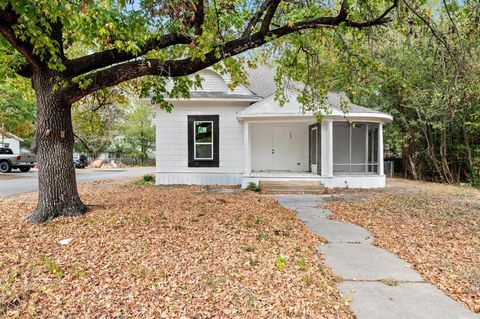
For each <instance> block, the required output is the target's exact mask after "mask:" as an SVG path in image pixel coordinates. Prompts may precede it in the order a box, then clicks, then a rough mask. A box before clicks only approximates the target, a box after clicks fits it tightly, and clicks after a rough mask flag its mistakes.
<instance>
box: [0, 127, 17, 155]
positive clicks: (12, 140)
mask: <svg viewBox="0 0 480 319" xmlns="http://www.w3.org/2000/svg"><path fill="white" fill-rule="evenodd" d="M20 142H23V139H21V138H20V137H18V136H16V135H13V134H12V133H8V132H7V133H6V134H5V135H2V134H1V133H0V147H8V148H10V149H12V151H13V153H14V154H20Z"/></svg>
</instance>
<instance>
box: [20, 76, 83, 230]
mask: <svg viewBox="0 0 480 319" xmlns="http://www.w3.org/2000/svg"><path fill="white" fill-rule="evenodd" d="M53 82H54V79H53V76H51V75H48V74H35V75H34V76H33V77H32V85H33V88H34V90H35V92H36V96H37V122H36V131H35V147H34V148H35V152H36V154H37V161H38V165H39V169H38V205H37V208H36V210H35V211H34V212H33V213H32V214H31V215H30V216H29V217H28V220H29V221H30V222H32V223H41V222H45V221H48V220H51V219H53V218H55V217H58V216H76V215H80V214H83V213H85V212H86V211H87V207H86V206H85V205H84V204H83V203H82V201H81V200H80V196H79V195H78V191H77V182H76V178H75V169H74V167H73V158H72V153H73V145H74V136H73V128H72V119H71V105H69V104H68V103H66V102H65V101H64V100H63V98H62V96H61V95H60V94H59V93H57V92H55V90H54V88H53V84H54V83H53Z"/></svg>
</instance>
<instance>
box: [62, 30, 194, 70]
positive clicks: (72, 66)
mask: <svg viewBox="0 0 480 319" xmlns="http://www.w3.org/2000/svg"><path fill="white" fill-rule="evenodd" d="M192 40H193V39H192V38H191V37H189V36H185V35H180V34H167V35H164V36H162V37H161V38H158V39H152V40H150V41H147V42H146V43H145V45H144V46H143V47H142V48H141V50H140V52H138V53H137V54H134V53H130V52H125V51H120V50H118V49H111V50H106V51H102V52H97V53H92V54H90V55H86V56H83V57H80V58H77V59H74V60H68V61H65V66H66V67H67V70H68V71H67V74H66V75H67V76H69V77H75V76H78V75H81V74H84V73H87V72H91V71H94V70H97V69H101V68H104V67H107V66H110V65H112V64H117V63H122V62H125V61H129V60H132V59H135V58H137V57H140V56H142V55H145V54H146V53H147V52H149V51H151V50H155V49H157V50H158V49H164V48H167V47H169V46H172V45H177V44H189V43H191V42H192Z"/></svg>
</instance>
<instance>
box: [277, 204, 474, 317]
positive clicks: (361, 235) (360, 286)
mask: <svg viewBox="0 0 480 319" xmlns="http://www.w3.org/2000/svg"><path fill="white" fill-rule="evenodd" d="M273 197H274V198H276V199H277V200H278V202H279V203H280V204H281V205H282V206H284V207H287V208H290V209H294V210H295V211H296V212H297V214H298V216H299V218H300V219H301V220H302V221H303V222H304V223H305V224H306V225H307V226H308V227H309V228H310V230H311V231H313V232H314V233H316V234H319V235H321V236H322V237H324V238H325V239H326V240H327V241H328V243H327V244H326V245H322V246H320V247H319V252H321V253H322V254H323V255H324V256H325V262H326V264H327V266H328V267H330V268H331V269H332V271H333V272H334V273H335V274H336V275H337V276H339V277H341V278H342V279H343V282H341V283H340V284H339V285H338V289H339V290H340V292H341V293H342V294H343V295H344V296H345V297H346V298H351V299H352V302H351V304H350V308H351V309H352V311H353V313H354V314H355V315H356V316H357V318H358V319H400V318H401V319H479V318H480V314H475V313H473V312H471V311H470V310H468V309H467V308H465V307H464V306H463V305H462V304H460V303H458V302H456V301H455V300H453V299H451V298H450V297H448V296H447V295H446V294H445V293H444V292H443V291H441V290H440V289H438V288H436V287H435V286H433V285H431V284H429V283H426V282H425V281H423V279H422V277H421V276H420V275H419V274H418V273H417V272H416V271H415V270H413V269H412V267H411V266H410V265H409V264H408V263H406V262H405V261H404V260H402V259H400V258H399V257H397V256H396V255H395V254H392V253H390V252H388V251H386V250H384V249H381V248H378V247H376V246H374V245H373V244H372V243H373V235H372V234H371V233H370V232H369V231H368V230H366V229H364V228H362V227H359V226H357V225H354V224H350V223H344V222H338V221H334V220H330V219H328V218H327V217H328V214H329V211H328V210H325V209H321V208H315V207H316V206H318V205H319V204H320V203H321V202H322V201H323V198H324V197H323V196H321V195H275V196H273Z"/></svg>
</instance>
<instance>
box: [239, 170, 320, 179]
mask: <svg viewBox="0 0 480 319" xmlns="http://www.w3.org/2000/svg"><path fill="white" fill-rule="evenodd" d="M248 177H252V178H302V179H303V178H314V179H318V178H319V177H320V176H319V175H317V174H313V173H311V172H292V171H257V172H251V173H250V175H249V176H248Z"/></svg>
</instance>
